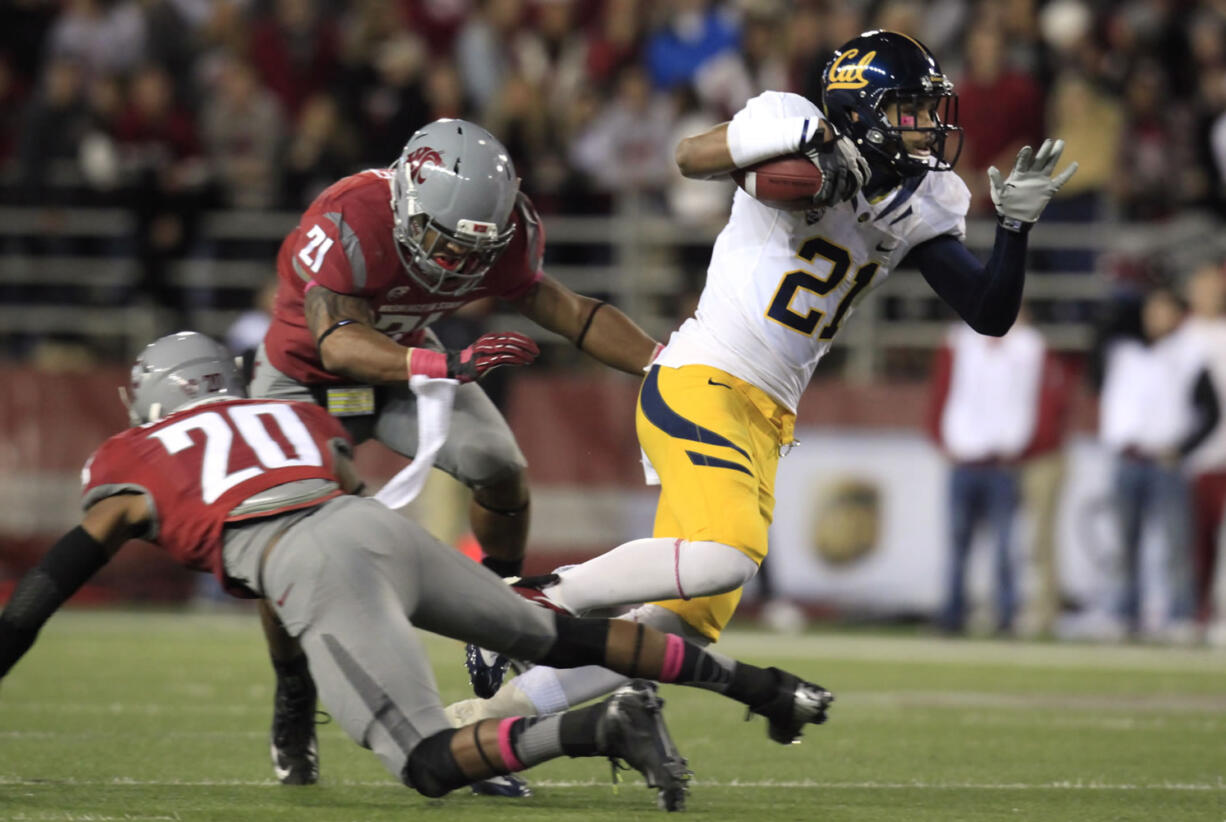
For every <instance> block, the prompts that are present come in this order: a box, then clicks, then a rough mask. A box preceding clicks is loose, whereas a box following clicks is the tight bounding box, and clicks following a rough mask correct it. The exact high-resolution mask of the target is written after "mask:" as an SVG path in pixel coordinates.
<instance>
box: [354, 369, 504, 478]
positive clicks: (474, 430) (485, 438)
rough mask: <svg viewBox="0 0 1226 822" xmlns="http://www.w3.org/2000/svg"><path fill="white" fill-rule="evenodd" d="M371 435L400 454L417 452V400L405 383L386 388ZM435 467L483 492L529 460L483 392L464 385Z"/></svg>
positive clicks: (409, 454) (458, 396)
mask: <svg viewBox="0 0 1226 822" xmlns="http://www.w3.org/2000/svg"><path fill="white" fill-rule="evenodd" d="M374 436H375V439H377V440H378V441H379V442H381V443H383V444H384V445H386V446H387V447H388V448H391V449H392V450H393V451H395V452H397V453H398V454H402V455H404V456H406V457H412V456H413V455H414V454H416V453H417V445H418V439H417V399H416V397H414V396H413V393H412V392H411V391H410V390H409V388H408V386H407V384H406V385H404V386H394V387H390V388H387V389H385V393H384V396H383V401H382V403H381V404H380V408H379V415H378V418H377V420H376V421H375V425H374ZM434 464H435V466H436V467H438V468H440V469H442V470H443V471H446V472H447V473H448V474H450V475H451V476H453V477H455V478H456V479H458V480H459V481H460V482H462V483H464V484H465V485H467V486H468V487H470V488H483V487H486V486H489V485H496V484H498V483H499V482H502V481H504V480H506V479H508V478H510V477H512V476H514V475H516V474H518V473H520V472H522V471H523V470H524V468H525V467H526V465H527V461H526V460H525V459H524V455H523V452H521V451H520V450H519V445H517V444H516V442H515V437H514V435H512V434H511V428H510V426H508V425H507V421H506V420H505V419H503V417H502V414H500V413H499V412H498V409H497V408H496V407H495V406H494V403H493V402H492V401H491V400H490V398H489V397H488V396H486V394H485V391H483V390H482V389H481V386H479V385H477V384H476V383H467V384H465V385H461V386H460V387H459V388H458V389H457V390H456V395H455V404H454V405H453V406H452V410H451V422H450V429H449V431H448V433H447V440H446V442H444V443H443V447H442V448H441V449H439V452H438V456H437V457H436V458H435V461H434Z"/></svg>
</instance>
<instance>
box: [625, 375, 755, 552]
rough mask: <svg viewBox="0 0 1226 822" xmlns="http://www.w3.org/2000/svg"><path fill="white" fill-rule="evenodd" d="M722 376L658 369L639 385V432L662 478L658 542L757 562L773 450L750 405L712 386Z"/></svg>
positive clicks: (739, 395) (719, 385)
mask: <svg viewBox="0 0 1226 822" xmlns="http://www.w3.org/2000/svg"><path fill="white" fill-rule="evenodd" d="M721 374H722V372H719V371H716V370H714V369H706V368H703V367H699V366H687V367H685V368H681V369H666V368H660V369H656V370H655V372H653V374H649V375H648V378H647V379H646V380H644V386H643V389H642V391H641V393H640V398H639V405H638V409H637V413H636V426H637V431H638V436H639V444H640V445H641V446H642V448H643V450H644V452H645V453H646V454H647V457H648V459H649V460H651V463H652V466H653V467H654V468H655V470H656V472H657V473H658V474H659V476H660V485H661V493H660V510H659V511H658V512H657V520H656V523H657V527H656V529H655V535H656V536H677V537H681V538H683V539H688V540H694V541H698V540H709V541H712V542H720V543H723V544H725V545H731V546H733V547H735V548H738V549H740V550H742V551H744V552H745V553H746V554H748V555H749V556H750V557H752V558H753V559H754V560H755V561H758V562H760V561H761V560H762V557H763V556H765V554H766V533H767V527H768V525H769V522H770V506H772V505H773V502H774V498H773V495H772V494H771V491H773V483H774V473H775V468H776V465H777V453H778V442H777V439H776V438H775V436H774V435H773V432H771V431H770V430H769V427H768V426H767V425H766V424H765V420H763V419H762V418H761V414H760V413H759V412H758V411H757V409H756V408H755V406H754V405H753V403H752V401H751V399H750V398H749V397H747V396H746V395H745V394H743V393H742V392H740V391H738V390H733V389H731V388H729V387H726V384H724V383H721V382H720V381H719V380H716V379H715V377H717V376H720V375H721ZM764 491H765V498H764ZM764 500H765V504H764ZM764 509H765V511H764ZM764 513H765V516H764ZM664 528H675V530H672V531H671V532H664V531H663V529H664Z"/></svg>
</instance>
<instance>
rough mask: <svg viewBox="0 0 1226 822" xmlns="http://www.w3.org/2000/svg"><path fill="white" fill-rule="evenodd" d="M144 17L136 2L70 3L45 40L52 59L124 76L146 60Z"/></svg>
mask: <svg viewBox="0 0 1226 822" xmlns="http://www.w3.org/2000/svg"><path fill="white" fill-rule="evenodd" d="M146 39H147V35H146V30H145V17H144V14H143V13H142V10H141V6H140V3H138V2H136V0H69V1H68V2H66V3H64V11H63V12H62V13H61V14H60V16H59V17H58V18H57V19H56V21H55V23H54V24H53V25H52V27H51V32H50V34H49V35H48V37H47V54H48V55H50V57H51V58H52V59H55V58H67V59H70V60H73V61H76V62H77V63H78V64H79V65H81V66H82V68H83V70H84V71H85V72H86V73H87V74H89V75H91V76H93V75H96V74H112V73H114V74H127V73H129V72H131V71H134V70H135V69H136V68H137V67H138V66H140V64H141V63H142V62H143V61H144V60H145V57H146V54H145V48H146Z"/></svg>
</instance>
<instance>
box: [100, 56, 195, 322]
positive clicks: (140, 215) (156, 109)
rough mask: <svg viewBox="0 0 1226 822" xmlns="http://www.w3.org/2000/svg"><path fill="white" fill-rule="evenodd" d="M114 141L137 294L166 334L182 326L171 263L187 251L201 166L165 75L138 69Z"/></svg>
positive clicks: (189, 121)
mask: <svg viewBox="0 0 1226 822" xmlns="http://www.w3.org/2000/svg"><path fill="white" fill-rule="evenodd" d="M116 129H117V130H116V139H117V143H118V147H119V151H120V156H121V158H122V163H123V166H124V168H126V169H127V170H128V174H129V175H130V177H131V183H130V186H129V188H128V192H129V195H130V202H131V207H132V209H133V211H134V212H135V215H136V251H137V256H138V258H139V259H140V265H141V279H140V283H139V285H138V289H139V290H140V291H141V292H142V293H143V294H144V295H146V296H148V297H150V298H151V299H152V300H153V302H154V304H156V305H158V306H160V307H161V308H163V309H168V310H169V315H168V316H167V317H166V320H165V323H164V324H165V326H166V328H167V330H170V329H173V328H182V327H185V326H187V325H188V323H187V322H185V321H184V320H185V317H184V316H183V313H182V312H183V311H184V309H185V306H183V304H182V301H181V297H180V294H179V291H178V289H177V288H176V286H175V283H174V282H173V279H172V275H173V272H172V270H171V263H172V262H173V261H175V260H177V259H179V258H181V257H182V256H183V255H184V254H185V253H186V251H187V249H188V248H189V247H190V246H191V243H192V241H193V240H194V237H195V232H196V228H197V223H198V221H199V214H200V209H201V206H202V204H203V203H202V199H203V196H204V186H205V183H206V174H207V169H206V167H205V164H204V160H203V156H202V153H201V149H200V139H199V135H198V134H197V131H196V123H195V121H194V119H193V118H192V116H191V113H190V112H188V111H186V110H184V109H183V108H181V107H180V106H178V105H177V104H176V102H175V99H174V93H173V87H172V84H171V80H170V77H169V76H168V75H167V74H166V72H165V71H164V70H163V69H161V68H160V67H158V66H152V65H149V66H145V67H144V68H142V69H141V70H140V71H139V72H137V74H136V76H135V77H133V80H132V86H131V90H130V95H129V101H128V106H127V109H126V110H125V111H124V113H123V114H122V115H121V117H120V118H119V122H118V125H117V127H116Z"/></svg>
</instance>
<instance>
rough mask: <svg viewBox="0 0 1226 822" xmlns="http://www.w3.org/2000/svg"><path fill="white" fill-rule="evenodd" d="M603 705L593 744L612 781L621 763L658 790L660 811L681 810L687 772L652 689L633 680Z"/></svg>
mask: <svg viewBox="0 0 1226 822" xmlns="http://www.w3.org/2000/svg"><path fill="white" fill-rule="evenodd" d="M604 705H605V713H604V716H602V717H601V718H600V720H599V722H598V723H597V725H596V743H597V745H598V746H599V748H600V751H601V753H604V754H606V755H607V756H608V757H609V759H610V761H612V762H613V767H614V778H615V779H616V771H617V768H618V763H617V760H618V759H621V760H623V761H625V763H626V764H627V765H628V766H629V767H631V768H634V769H635V770H636V771H638V772H639V773H641V774H642V775H643V778H644V779H645V780H647V786H648V787H651V788H656V789H658V790H659V795H658V797H657V804H658V805H659V806H660V808H661V809H662V810H666V811H680V810H684V809H685V795H686V793H687V791H688V790H689V786H688V784H687V783H688V782H689V779H690V774H691V771H690V770H689V768H688V767H686V766H687V763H686V761H685V758H684V757H682V756H681V753H680V752H679V751H678V750H677V746H676V745H674V744H673V739H672V737H671V736H669V733H668V728H667V727H666V726H665V724H664V717H663V715H662V714H661V713H660V709H661V708H663V707H664V701H663V700H662V699H660V697H659V696H657V695H656V690H655V686H654V685H652V684H651V683H648V682H645V681H643V680H641V679H636V680H634V681H632V682H631V683H630V684H628V685H623V686H622V687H621V688H618V689H617V690H616V691H614V692H613V695H612V696H610V697H609V698H608V699H606V700H605V702H604Z"/></svg>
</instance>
